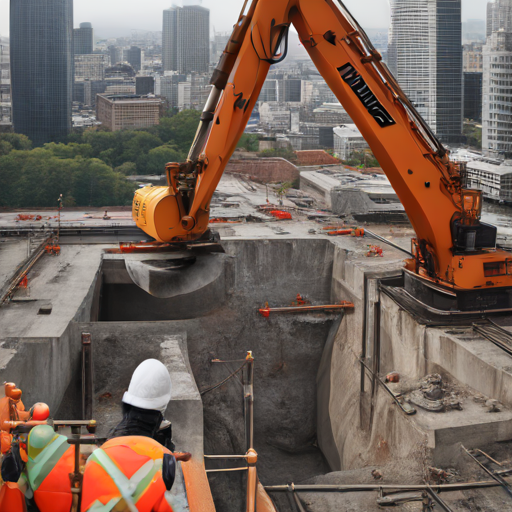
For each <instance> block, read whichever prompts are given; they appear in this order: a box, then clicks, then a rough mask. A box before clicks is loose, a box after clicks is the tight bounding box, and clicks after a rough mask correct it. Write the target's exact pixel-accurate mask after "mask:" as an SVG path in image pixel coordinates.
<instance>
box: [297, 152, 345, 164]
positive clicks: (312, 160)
mask: <svg viewBox="0 0 512 512" xmlns="http://www.w3.org/2000/svg"><path fill="white" fill-rule="evenodd" d="M295 154H296V155H297V165H333V164H339V163H341V162H340V161H339V160H338V159H337V158H335V157H333V156H332V155H330V154H329V153H327V151H321V150H309V151H295Z"/></svg>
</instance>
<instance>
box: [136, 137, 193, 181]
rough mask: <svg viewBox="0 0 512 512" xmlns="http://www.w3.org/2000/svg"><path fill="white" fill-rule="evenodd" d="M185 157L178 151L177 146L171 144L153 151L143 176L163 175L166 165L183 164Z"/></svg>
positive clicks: (149, 155)
mask: <svg viewBox="0 0 512 512" xmlns="http://www.w3.org/2000/svg"><path fill="white" fill-rule="evenodd" d="M183 160H185V155H183V153H181V152H180V151H178V148H177V147H176V146H172V145H170V144H168V145H165V146H160V147H158V148H154V149H152V150H151V151H150V152H149V153H148V157H147V159H146V162H145V166H144V171H145V172H143V174H163V173H164V172H165V164H167V163H169V162H182V161H183Z"/></svg>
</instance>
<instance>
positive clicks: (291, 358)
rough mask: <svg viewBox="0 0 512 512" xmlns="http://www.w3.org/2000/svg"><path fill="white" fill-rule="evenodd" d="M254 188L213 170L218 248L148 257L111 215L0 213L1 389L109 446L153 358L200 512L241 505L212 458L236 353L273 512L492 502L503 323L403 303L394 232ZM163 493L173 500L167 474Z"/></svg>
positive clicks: (239, 417)
mask: <svg viewBox="0 0 512 512" xmlns="http://www.w3.org/2000/svg"><path fill="white" fill-rule="evenodd" d="M306 172H308V171H306ZM267 194H268V187H267V186H264V185H261V184H258V183H256V182H251V181H249V180H247V179H246V178H243V177H241V176H236V175H232V174H226V175H225V176H224V178H223V179H222V180H221V183H220V184H219V187H218V189H217V192H216V193H215V195H214V198H213V201H212V213H211V216H212V221H211V223H210V229H211V230H213V231H214V232H215V233H216V236H215V241H211V240H210V241H207V242H198V243H190V244H187V245H186V246H182V247H181V248H172V249H171V250H166V251H164V252H160V251H157V252H150V253H148V252H147V251H140V244H138V242H140V241H141V240H144V238H143V235H144V234H143V233H142V232H140V231H138V229H137V228H136V227H135V225H134V223H133V221H132V220H131V213H130V212H127V211H122V210H123V209H117V210H118V211H116V209H112V210H108V211H107V212H105V211H104V210H103V209H101V210H90V211H87V212H84V211H66V209H63V210H62V211H53V212H52V211H41V212H37V211H34V212H31V213H27V212H5V213H2V214H0V230H1V232H2V238H1V245H0V259H1V265H0V268H1V269H2V282H3V284H2V286H3V288H2V300H3V303H2V307H1V308H0V322H1V325H2V340H1V349H0V355H1V359H2V365H1V374H2V379H3V380H4V381H8V382H15V383H16V385H17V386H18V387H19V388H20V389H21V390H22V391H23V401H24V403H25V404H33V403H35V402H45V403H47V404H48V406H49V408H50V414H51V418H53V419H54V420H58V421H63V422H64V421H66V420H92V419H94V420H95V421H96V422H97V431H96V436H97V437H98V438H105V437H107V435H108V432H109V431H110V429H111V428H112V427H113V426H115V425H116V424H117V423H118V422H119V420H120V419H121V407H120V403H121V398H122V396H123V392H124V391H125V390H126V389H127V387H128V384H129V382H130V378H131V375H132V373H133V371H134V370H135V368H136V367H137V366H138V365H139V363H141V362H142V361H143V360H145V359H147V358H155V359H158V360H160V361H162V362H163V363H164V364H165V366H166V367H167V368H168V370H169V373H170V376H171V382H172V399H171V401H170V403H169V406H168V409H167V413H166V417H167V418H168V419H169V420H171V421H172V425H173V440H174V443H175V444H176V449H177V450H178V451H187V452H190V453H191V454H192V461H194V464H197V465H198V466H199V467H203V468H206V473H205V475H207V481H203V482H202V485H204V484H206V485H208V486H209V489H211V498H210V499H211V500H212V501H211V503H212V505H211V506H212V507H215V508H208V507H206V506H205V508H204V510H218V511H232V510H243V509H244V507H245V502H246V486H245V483H244V482H245V479H246V475H245V474H244V473H245V472H244V468H245V469H246V468H247V463H246V462H244V461H240V460H237V459H233V460H230V459H224V458H215V456H217V457H218V456H224V457H228V456H234V455H238V456H242V455H244V454H245V453H246V451H247V442H248V441H247V435H248V432H247V429H248V428H249V427H248V424H247V421H245V420H244V390H246V387H245V386H246V385H247V382H246V380H245V379H246V376H245V374H244V372H245V371H246V368H245V367H246V365H247V360H246V357H247V353H248V352H249V351H250V352H251V354H252V358H253V359H251V365H252V364H253V366H254V375H253V377H252V378H253V381H254V413H253V414H254V416H253V427H252V428H253V439H254V440H253V446H254V449H255V450H256V452H257V454H258V459H257V465H256V467H257V471H258V478H259V480H260V482H261V484H262V486H263V487H264V488H265V491H266V493H267V494H268V496H270V497H271V499H272V500H273V502H274V504H275V507H276V508H277V510H283V511H288V510H295V511H296V510H298V511H302V510H307V511H322V512H323V511H328V510H332V511H334V510H353V511H370V510H380V509H381V507H383V506H386V505H395V506H399V508H400V509H403V510H411V511H412V510H418V511H419V510H427V509H425V508H424V507H425V506H426V505H425V503H431V504H433V503H437V505H436V510H452V511H463V510H506V509H508V508H509V507H510V506H511V505H510V504H509V502H510V500H511V499H512V498H511V497H510V490H509V483H508V481H507V479H506V478H507V475H508V474H512V463H511V462H510V451H511V450H510V448H509V442H510V439H512V409H511V405H512V393H511V391H510V390H511V389H512V386H511V383H510V379H512V365H511V364H510V358H511V356H512V342H511V337H512V334H510V332H509V331H510V327H508V326H509V325H510V320H509V317H508V316H499V317H497V318H495V319H494V320H493V321H490V320H487V319H484V317H483V315H480V316H481V318H478V316H479V315H477V317H476V318H474V319H473V320H472V321H471V322H470V323H469V324H468V323H467V321H464V320H462V321H460V320H458V319H457V317H454V315H447V316H445V317H439V316H436V315H428V316H425V315H424V314H421V313H420V312H418V311H417V310H416V309H415V308H414V307H412V306H411V307H407V303H404V302H403V300H401V299H400V294H401V293H402V294H403V278H402V267H403V260H404V258H406V257H407V256H408V254H407V253H408V250H409V249H408V246H409V244H410V237H411V235H412V234H413V232H412V229H411V228H410V226H404V225H392V224H389V223H386V224H375V225H366V226H364V228H362V229H361V228H360V229H359V230H357V229H356V226H357V225H356V224H351V222H350V218H348V219H345V220H344V221H343V220H341V219H340V218H339V217H337V216H336V215H333V214H332V213H331V212H329V210H328V208H325V206H324V204H322V203H321V202H317V201H315V200H314V201H313V204H311V206H310V207H309V208H306V207H299V206H297V205H296V204H295V203H294V202H292V201H291V200H290V199H289V198H287V197H283V198H282V203H283V204H282V205H272V203H271V202H267ZM289 195H290V196H291V198H292V199H295V198H294V197H293V196H294V195H301V196H303V197H302V200H304V199H308V198H310V196H308V195H307V194H306V193H304V192H301V191H297V192H295V194H293V193H291V192H290V193H289ZM270 200H276V196H275V195H274V196H273V197H272V196H271V197H270ZM322 206H323V208H322ZM272 208H275V210H272ZM276 210H277V211H280V212H284V213H288V215H287V216H284V217H285V218H279V217H276V216H274V215H272V213H271V212H272V211H276ZM105 215H107V216H108V217H109V218H104V216H105ZM59 217H60V218H59ZM365 230H366V233H365V234H363V233H364V231H365ZM57 231H59V234H60V236H59V241H58V246H56V247H58V249H56V248H55V247H54V246H53V245H52V242H51V239H52V237H54V236H55V233H56V232H57ZM141 235H142V236H141ZM356 235H360V236H356ZM48 237H50V238H48ZM54 245H55V244H54ZM27 368H31V369H33V371H30V372H27ZM230 377H231V378H230ZM241 383H243V385H240V384H241ZM180 464H181V466H182V467H183V466H186V465H187V464H190V463H189V462H187V463H184V462H182V463H180ZM235 468H236V469H238V471H233V469H235ZM230 469H231V470H230ZM228 470H230V471H228ZM185 475H186V473H185ZM186 476H187V475H186ZM187 488H188V486H187ZM172 492H173V493H174V494H176V495H177V496H179V495H180V493H181V495H182V496H186V490H185V485H184V478H183V476H181V479H179V478H177V483H175V485H174V487H173V490H172ZM189 492H190V490H189ZM208 501H209V500H207V502H208ZM429 506H430V505H429ZM437 507H438V508H437ZM174 510H188V508H186V506H184V507H183V508H182V509H180V508H179V507H178V506H175V508H174ZM190 510H193V509H192V508H190Z"/></svg>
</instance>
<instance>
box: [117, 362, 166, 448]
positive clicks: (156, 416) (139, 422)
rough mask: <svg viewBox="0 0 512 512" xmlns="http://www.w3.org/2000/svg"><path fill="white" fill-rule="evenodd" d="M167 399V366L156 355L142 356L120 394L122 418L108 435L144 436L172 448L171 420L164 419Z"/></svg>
mask: <svg viewBox="0 0 512 512" xmlns="http://www.w3.org/2000/svg"><path fill="white" fill-rule="evenodd" d="M170 400H171V377H170V375H169V372H168V370H167V368H166V367H165V365H164V364H162V363H161V362H160V361H158V360H156V359H146V360H145V361H143V362H142V363H140V364H139V366H137V368H136V369H135V371H134V372H133V375H132V379H131V381H130V386H129V387H128V391H127V392H126V393H125V394H124V396H123V419H122V421H121V422H120V423H119V425H117V427H115V429H114V430H113V431H112V432H111V434H110V437H111V438H112V437H119V436H147V437H151V438H153V439H155V440H156V441H158V442H159V443H160V444H162V445H163V446H165V447H166V448H168V449H169V450H171V451H174V448H175V447H174V444H173V442H172V427H171V422H170V421H167V420H166V419H164V414H165V410H166V409H167V405H168V404H169V401H170Z"/></svg>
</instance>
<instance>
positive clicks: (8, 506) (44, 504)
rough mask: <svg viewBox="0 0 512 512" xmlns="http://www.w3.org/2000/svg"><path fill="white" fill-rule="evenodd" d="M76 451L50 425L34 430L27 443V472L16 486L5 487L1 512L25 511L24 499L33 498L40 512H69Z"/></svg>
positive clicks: (1, 492) (5, 484) (3, 487)
mask: <svg viewBox="0 0 512 512" xmlns="http://www.w3.org/2000/svg"><path fill="white" fill-rule="evenodd" d="M74 450H75V449H74V447H73V446H71V445H69V444H68V442H67V437H66V436H62V435H59V434H56V433H55V432H54V430H53V428H52V427H50V426H49V425H38V426H36V427H34V428H33V429H32V430H31V431H30V434H29V436H28V440H27V461H26V467H25V470H24V472H23V473H22V475H21V477H20V479H19V480H18V482H17V483H12V482H4V483H3V484H2V487H1V489H0V512H25V511H26V504H25V496H26V497H28V498H31V497H32V496H33V497H34V501H35V503H36V506H37V508H38V510H39V512H69V510H70V508H71V502H72V494H71V482H70V479H69V474H70V473H72V472H73V470H74V453H75V452H74Z"/></svg>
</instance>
